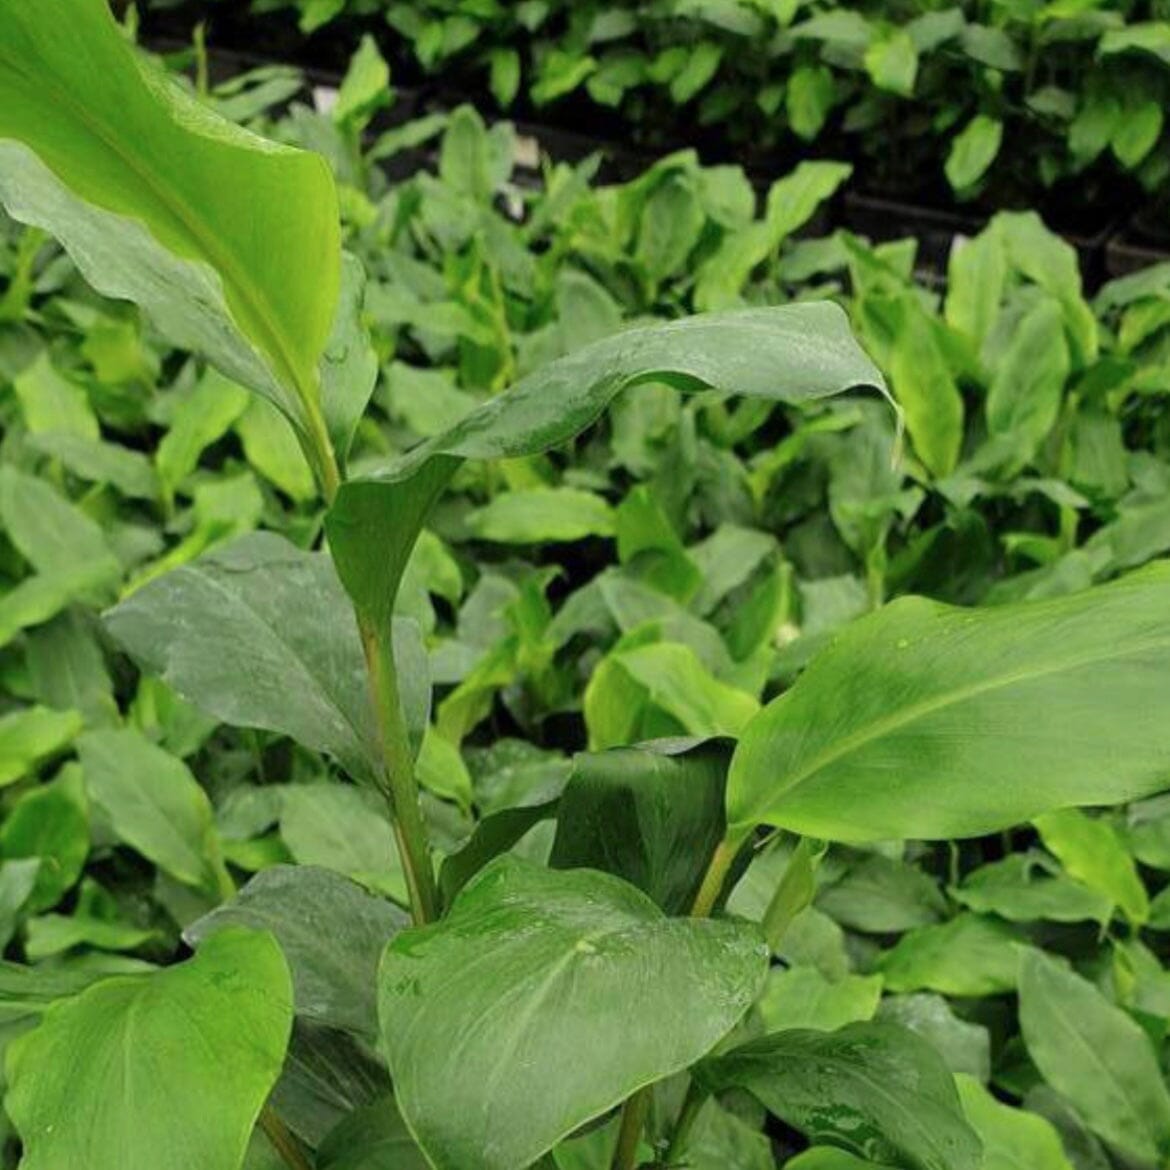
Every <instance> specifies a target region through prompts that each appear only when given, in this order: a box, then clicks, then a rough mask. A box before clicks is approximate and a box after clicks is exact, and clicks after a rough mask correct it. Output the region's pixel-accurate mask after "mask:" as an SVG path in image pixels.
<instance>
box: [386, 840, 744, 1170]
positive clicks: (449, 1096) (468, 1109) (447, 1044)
mask: <svg viewBox="0 0 1170 1170" xmlns="http://www.w3.org/2000/svg"><path fill="white" fill-rule="evenodd" d="M766 963H767V957H766V949H765V947H764V945H763V942H762V941H761V939H760V937H759V935H758V934H757V933H756V932H755V931H754V930H753V929H751V928H750V927H746V926H743V925H739V924H735V923H730V922H715V921H711V920H703V921H699V920H690V919H668V918H666V917H665V916H664V915H663V914H662V912H661V911H660V910H659V909H658V908H657V907H656V906H655V905H654V903H653V902H651V901H650V900H649V899H648V898H647V897H646V896H645V895H644V894H642V893H640V892H639V891H637V890H635V889H634V888H633V887H632V886H630V885H628V884H627V883H625V882H623V881H620V880H619V879H617V878H613V877H610V876H608V875H605V874H599V873H595V872H592V871H589V870H577V871H573V872H554V871H550V870H545V869H541V868H539V867H536V866H534V865H531V864H528V863H524V862H520V861H517V860H515V859H513V858H507V857H506V858H501V859H499V860H498V861H496V862H494V863H493V864H492V865H490V866H489V867H488V868H487V869H485V870H483V871H482V872H481V873H480V874H479V875H478V876H477V877H476V878H475V879H474V880H473V881H472V882H471V883H470V884H468V885H467V886H465V887H464V889H463V892H462V893H461V894H460V895H459V897H458V898H457V899H456V901H455V904H454V906H453V907H452V908H451V911H450V913H449V914H448V916H447V917H446V918H445V919H444V920H443V922H441V923H440V924H439V925H437V926H432V927H427V928H424V929H421V930H409V931H405V932H404V933H402V934H400V935H399V936H398V937H397V938H396V939H394V941H393V942H391V944H390V946H389V947H388V948H387V950H386V954H385V957H384V958H383V960H382V969H381V975H380V987H381V995H380V1000H379V1004H380V1017H381V1021H382V1039H383V1044H384V1047H385V1051H386V1053H387V1055H388V1057H389V1059H390V1066H391V1075H392V1076H393V1078H394V1084H395V1088H396V1091H397V1095H398V1104H399V1107H400V1108H401V1110H402V1113H403V1116H404V1117H405V1118H406V1120H407V1123H408V1124H409V1126H410V1128H411V1130H412V1132H413V1133H414V1135H415V1137H416V1139H417V1140H418V1142H419V1144H420V1145H421V1146H422V1147H423V1149H424V1150H425V1151H426V1154H427V1156H428V1157H429V1159H430V1160H431V1162H432V1164H433V1165H434V1166H435V1167H436V1168H437V1170H516V1168H517V1167H519V1166H528V1165H529V1164H530V1163H532V1162H533V1161H535V1160H536V1159H537V1158H539V1157H540V1155H541V1154H542V1153H544V1152H545V1151H547V1150H549V1149H551V1148H552V1146H554V1145H555V1144H556V1143H557V1142H558V1141H560V1140H561V1139H562V1138H563V1137H565V1136H566V1135H568V1134H569V1133H571V1132H572V1131H573V1130H574V1129H576V1128H577V1127H578V1126H580V1125H582V1124H583V1123H584V1122H586V1121H588V1120H590V1119H591V1118H593V1117H597V1116H599V1115H600V1114H602V1113H604V1112H606V1111H607V1110H608V1109H610V1108H612V1107H613V1106H614V1105H616V1104H618V1103H619V1102H620V1101H622V1100H624V1099H625V1098H626V1097H627V1096H629V1095H630V1094H631V1093H633V1092H635V1091H636V1090H637V1089H639V1088H641V1087H642V1086H644V1085H648V1084H651V1083H652V1082H654V1081H657V1080H660V1079H662V1078H663V1077H666V1076H669V1075H671V1074H672V1073H675V1072H679V1071H681V1070H682V1069H684V1068H686V1067H688V1066H689V1065H691V1064H692V1063H694V1062H695V1061H696V1060H698V1059H699V1058H700V1057H701V1056H703V1055H704V1054H705V1053H706V1052H707V1051H708V1050H709V1049H710V1048H711V1046H712V1045H713V1044H715V1042H716V1041H717V1040H719V1039H720V1037H722V1036H723V1035H725V1034H726V1033H727V1032H728V1031H729V1030H730V1029H731V1027H732V1026H733V1025H734V1024H735V1022H736V1021H737V1020H738V1019H739V1018H740V1016H742V1015H743V1013H744V1012H745V1011H746V1010H747V1008H748V1006H749V1004H750V1003H751V1001H752V1000H753V999H754V998H755V995H756V992H757V991H758V990H759V986H760V983H761V981H762V979H763V975H764V971H765V968H766Z"/></svg>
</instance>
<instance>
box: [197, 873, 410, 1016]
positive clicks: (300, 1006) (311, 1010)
mask: <svg viewBox="0 0 1170 1170" xmlns="http://www.w3.org/2000/svg"><path fill="white" fill-rule="evenodd" d="M408 921H409V919H408V918H407V916H406V915H405V914H404V913H403V912H402V911H401V910H399V909H398V908H397V907H396V906H393V905H391V904H390V903H389V902H386V901H384V900H383V899H381V898H375V897H373V896H372V895H371V894H367V893H366V892H365V891H364V890H363V889H362V888H361V887H360V886H358V885H355V884H354V883H353V882H351V881H349V880H348V879H347V878H344V877H341V876H340V875H339V874H336V873H332V872H330V871H329V870H327V869H318V868H316V867H314V866H310V865H296V866H292V865H275V866H273V867H272V868H270V869H266V870H264V871H263V872H262V873H259V874H257V875H256V876H255V877H254V878H253V879H252V880H251V881H250V882H249V883H248V884H247V885H246V886H245V887H244V888H243V889H242V890H241V891H240V892H239V893H238V894H237V895H236V896H235V897H234V898H233V899H232V900H231V901H230V902H228V903H226V904H225V905H223V906H220V907H218V908H217V909H215V910H213V911H212V912H211V913H210V914H208V915H206V916H205V917H203V918H200V919H199V921H198V922H195V923H193V924H192V925H191V926H189V927H188V928H187V929H186V930H185V931H184V932H183V937H184V938H185V939H186V940H187V941H188V942H189V943H190V944H191V945H192V946H194V947H198V946H202V945H203V942H204V940H205V939H207V938H210V937H211V936H212V935H214V934H217V933H218V932H220V931H222V930H225V929H227V928H230V927H247V928H249V929H251V930H257V931H267V932H269V933H270V934H271V935H273V937H274V938H275V939H276V941H277V942H278V943H279V944H280V949H281V950H282V951H283V952H284V957H285V959H286V961H287V962H288V965H289V968H290V969H291V971H292V981H293V1001H294V1006H295V1008H296V1013H297V1015H298V1016H304V1017H307V1018H308V1019H311V1020H314V1021H316V1022H317V1023H319V1024H327V1025H329V1026H330V1027H333V1028H341V1029H343V1030H345V1031H349V1032H354V1033H355V1034H357V1035H359V1036H370V1037H373V1036H375V1035H376V1034H377V1030H378V1009H377V999H376V993H377V985H376V975H377V971H378V960H379V959H380V958H381V956H382V951H383V949H384V948H385V946H386V943H387V942H388V941H389V940H390V939H391V938H392V937H393V936H394V935H395V934H397V933H398V931H400V930H401V929H402V928H403V927H404V926H405V925H406V924H407V922H408Z"/></svg>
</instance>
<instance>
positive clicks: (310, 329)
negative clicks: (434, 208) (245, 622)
mask: <svg viewBox="0 0 1170 1170" xmlns="http://www.w3.org/2000/svg"><path fill="white" fill-rule="evenodd" d="M0 45H2V46H3V53H2V55H0V156H2V158H3V165H0V201H2V202H3V203H4V204H5V205H6V206H7V208H8V210H9V213H10V214H11V215H12V216H13V217H14V218H16V219H18V220H22V221H23V222H26V223H32V224H35V225H37V226H38V227H41V228H44V229H45V230H47V231H49V232H51V233H52V234H54V235H56V236H57V237H58V238H59V239H60V240H61V241H62V243H64V245H65V247H66V248H67V249H68V251H69V252H70V254H71V255H72V256H73V259H74V260H75V261H76V262H77V264H78V267H79V268H80V269H81V270H82V272H83V273H84V274H85V276H86V277H87V279H89V280H90V281H91V283H93V284H94V286H95V287H96V288H98V289H99V290H100V291H101V292H103V293H105V294H106V295H107V296H112V297H122V298H128V299H130V300H133V301H136V302H138V303H139V304H141V305H143V306H144V307H145V308H146V309H147V310H148V311H149V312H151V313H152V314H153V315H154V317H155V318H156V320H157V321H158V323H159V324H160V326H161V327H162V329H163V332H164V333H166V334H167V335H168V336H169V337H170V338H172V339H173V340H174V341H176V342H178V343H180V344H182V345H184V346H186V347H189V348H192V349H195V350H198V351H201V352H204V353H206V354H207V355H208V356H209V357H211V358H212V360H213V361H215V362H216V363H217V364H218V365H220V366H221V367H222V368H224V370H225V372H227V373H228V374H229V375H231V376H232V377H234V378H236V379H237V380H238V381H240V382H243V383H244V384H246V385H249V386H252V387H253V388H254V389H256V390H258V391H260V392H261V393H264V394H265V395H267V396H268V397H270V398H271V399H272V400H273V401H274V402H276V403H277V405H279V406H280V407H281V408H282V409H283V410H284V411H285V413H286V414H287V415H288V416H289V418H290V419H291V420H292V422H293V423H294V425H296V426H297V427H298V429H299V430H300V431H301V433H302V434H303V435H306V436H307V435H311V434H313V433H314V432H315V430H316V429H317V422H316V421H315V417H316V419H317V420H319V409H320V408H319V403H318V396H319V391H318V375H317V363H318V360H319V359H320V357H321V353H322V350H323V348H324V346H325V342H326V339H327V337H328V336H329V332H330V329H331V326H332V324H333V316H334V309H335V306H336V303H337V290H338V283H339V257H340V244H339V239H340V234H339V226H338V215H337V200H336V194H335V192H334V188H333V181H332V178H331V177H330V174H329V169H328V166H327V164H326V163H325V161H324V160H323V159H322V158H320V157H319V156H317V155H314V154H310V153H305V152H301V151H296V150H291V149H288V148H286V147H281V146H277V145H274V144H272V143H267V142H264V141H262V140H260V139H258V138H255V137H254V136H252V135H251V134H248V133H247V132H245V131H243V130H240V129H238V128H237V127H236V126H234V125H232V124H231V123H229V122H226V121H224V120H222V119H220V118H219V117H218V116H216V115H215V114H213V113H211V112H210V111H209V110H208V108H207V107H206V106H204V105H203V104H202V103H200V102H198V101H197V100H195V99H194V98H193V97H191V96H189V95H188V94H187V93H186V92H184V91H182V90H180V89H179V88H178V87H177V86H174V85H172V84H171V83H169V82H168V81H166V80H164V78H163V77H162V76H161V75H159V74H158V73H157V72H156V71H155V68H154V67H153V66H151V65H148V64H146V63H144V62H143V61H141V60H140V59H139V58H138V57H136V56H135V53H134V51H133V50H132V48H131V47H130V45H129V44H128V43H127V41H126V39H125V38H124V37H123V36H122V33H121V31H120V30H119V28H118V27H117V25H116V24H115V22H114V19H113V17H112V15H111V14H110V11H109V8H108V7H107V5H106V4H105V2H104V0H44V2H43V3H38V4H35V5H28V4H18V3H5V4H4V5H3V7H0Z"/></svg>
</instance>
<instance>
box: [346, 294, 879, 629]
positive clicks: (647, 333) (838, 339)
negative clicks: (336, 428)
mask: <svg viewBox="0 0 1170 1170" xmlns="http://www.w3.org/2000/svg"><path fill="white" fill-rule="evenodd" d="M640 382H658V383H665V384H667V385H670V386H673V387H674V388H675V389H677V390H682V391H687V390H692V391H693V390H699V389H707V388H714V389H717V390H722V391H725V392H727V393H731V394H742V395H746V396H748V397H755V398H764V399H770V400H773V401H777V402H802V401H810V400H814V399H817V398H825V397H828V396H830V395H833V394H839V393H841V392H842V391H844V390H849V389H852V388H855V387H863V386H864V387H876V388H884V383H883V381H882V376H881V374H880V373H879V372H878V370H877V368H876V367H875V366H874V364H873V363H872V362H871V361H870V360H869V358H868V357H866V355H865V354H864V352H863V351H862V350H861V348H860V347H859V346H858V344H857V342H856V341H855V340H854V339H853V336H852V334H851V333H850V331H849V326H848V322H847V320H846V318H845V315H844V313H842V311H841V310H840V309H839V308H837V306H836V305H831V304H821V303H808V304H798V305H787V306H784V307H781V308H768V309H741V310H735V311H732V312H727V313H709V314H704V315H700V316H697V317H691V318H689V319H686V320H682V321H673V322H670V323H668V324H665V325H655V326H647V327H643V328H636V329H629V330H627V331H626V332H624V333H619V334H616V335H614V336H612V337H606V338H604V339H602V340H601V341H597V342H594V343H593V344H591V345H586V346H584V347H583V348H582V349H579V350H577V351H576V352H574V353H571V354H569V355H568V356H567V357H564V358H561V359H560V360H559V361H556V362H553V363H551V364H550V365H548V366H545V367H544V368H542V369H540V370H537V371H536V372H535V373H533V374H530V375H529V376H528V377H526V378H523V379H522V380H521V381H519V382H518V383H517V384H516V385H515V386H513V387H512V388H511V389H510V390H509V391H507V392H506V393H504V394H501V395H499V396H497V397H495V398H492V399H489V400H488V401H487V402H485V403H484V404H483V405H481V406H479V407H477V408H476V409H475V410H472V411H470V412H469V413H468V414H466V415H465V416H464V417H463V418H462V419H460V420H459V422H457V423H456V424H455V425H454V426H453V427H452V428H451V429H450V430H448V431H446V432H445V433H444V434H441V435H437V436H436V437H434V438H432V439H428V440H427V441H426V442H425V443H422V444H420V445H419V446H418V447H416V448H415V449H414V450H413V451H411V452H410V453H409V454H407V455H405V456H403V457H402V458H401V459H399V460H397V461H396V462H394V463H392V464H391V465H390V466H389V467H387V468H385V469H384V470H382V471H381V472H378V473H375V474H373V475H370V476H367V477H364V478H362V479H359V480H354V481H351V482H349V483H347V484H345V485H344V486H343V487H342V489H341V491H340V492H339V493H338V496H337V499H336V501H335V503H334V505H333V508H332V510H331V511H330V513H329V516H328V519H327V521H326V527H327V531H328V533H329V542H330V547H331V548H332V551H333V556H334V559H335V560H336V562H337V569H338V573H339V574H340V576H341V579H342V581H343V582H344V584H345V587H346V589H347V590H348V591H349V594H350V596H351V597H352V598H353V599H354V603H355V604H356V606H357V609H358V612H359V613H360V614H361V615H362V618H363V620H364V621H366V622H367V623H369V625H370V626H371V627H372V628H373V629H375V630H380V631H381V630H385V629H387V628H388V624H389V621H390V615H391V613H392V612H393V606H394V597H395V594H396V593H397V591H398V584H399V581H400V580H401V577H402V573H403V572H404V570H405V568H406V562H407V560H408V559H409V556H410V550H411V548H412V547H413V545H414V542H415V540H416V538H417V536H418V533H419V530H420V528H421V527H422V524H423V521H424V520H425V518H426V515H427V513H428V511H429V510H430V508H431V505H432V504H433V503H434V501H435V500H436V499H437V498H438V496H439V494H440V493H441V492H442V491H443V489H444V488H445V487H446V485H447V483H448V482H449V480H450V479H451V476H452V475H454V473H455V471H456V470H457V469H458V467H459V466H460V464H461V463H462V462H463V461H464V460H466V459H501V458H515V457H518V456H522V455H532V454H536V453H537V452H540V451H545V450H547V449H548V448H550V447H555V446H556V445H557V444H559V443H564V442H567V441H568V440H569V439H571V438H573V436H574V435H576V434H577V433H578V432H579V431H582V430H584V429H585V428H586V427H587V426H589V425H590V424H591V423H593V422H595V421H596V420H597V419H598V418H599V417H600V415H601V414H602V412H603V411H604V410H605V408H606V407H607V406H608V405H609V404H610V403H611V402H612V401H613V399H614V398H615V397H616V396H617V395H618V394H619V393H620V392H621V391H622V390H625V389H627V388H628V387H630V386H633V385H636V384H638V383H640Z"/></svg>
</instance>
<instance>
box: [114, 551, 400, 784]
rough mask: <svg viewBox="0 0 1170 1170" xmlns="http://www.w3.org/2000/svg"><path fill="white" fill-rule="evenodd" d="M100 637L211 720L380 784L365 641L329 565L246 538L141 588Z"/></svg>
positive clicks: (316, 556)
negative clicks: (291, 742)
mask: <svg viewBox="0 0 1170 1170" xmlns="http://www.w3.org/2000/svg"><path fill="white" fill-rule="evenodd" d="M290 614H295V615H296V616H297V620H296V621H289V615H290ZM106 627H107V629H108V630H109V631H110V633H111V634H112V635H113V636H114V638H116V639H117V640H118V641H119V642H120V643H121V644H122V645H123V646H124V647H125V648H126V650H127V652H128V653H129V654H130V655H131V656H132V657H133V658H134V659H135V660H136V661H137V662H138V663H139V664H140V665H141V667H142V669H143V670H145V671H147V672H148V673H150V674H155V675H158V676H159V677H160V678H161V679H162V680H163V681H164V682H166V683H167V684H168V685H169V686H170V687H172V688H173V689H174V690H175V691H176V692H177V693H178V694H179V695H181V696H182V697H183V698H184V699H187V700H188V701H189V702H191V703H194V704H195V705H196V706H197V707H199V708H200V709H201V710H203V711H206V712H208V713H209V714H211V715H214V716H215V717H216V718H217V719H221V720H223V721H224V722H225V723H231V724H235V725H236V726H241V727H260V728H264V729H266V730H268V731H277V732H280V733H282V734H284V735H289V736H292V738H294V739H296V740H297V741H298V742H299V743H302V744H304V745H305V746H306V747H310V748H314V749H316V750H318V751H324V752H328V753H329V754H330V755H332V756H333V757H334V758H335V759H336V760H338V762H339V763H340V764H341V765H342V767H343V768H345V770H346V771H347V772H349V774H350V775H351V776H353V777H355V778H356V779H360V780H365V781H369V782H373V780H374V779H375V777H376V776H377V774H378V770H379V768H380V767H381V764H380V754H379V751H378V748H377V746H376V738H375V733H374V727H373V718H372V712H371V708H370V700H369V695H368V692H367V690H366V681H365V660H364V657H363V655H362V648H361V642H360V639H359V637H358V631H357V626H356V624H355V622H354V620H353V614H352V611H351V610H350V606H349V602H348V600H347V598H346V596H345V593H344V592H343V590H342V589H341V586H340V583H339V582H338V580H337V575H336V573H335V572H334V570H333V567H332V565H331V564H330V562H329V558H328V557H326V556H324V555H322V554H313V553H304V552H301V551H300V550H299V549H297V548H295V547H294V546H293V545H291V544H289V543H288V541H286V540H285V539H284V538H283V537H279V536H276V535H275V534H273V533H259V532H258V533H254V534H253V535H250V536H246V537H243V538H241V539H240V540H237V541H234V542H233V543H232V544H230V545H227V546H226V547H223V548H219V549H216V550H215V551H214V552H211V553H208V554H206V555H204V556H202V557H200V558H199V559H198V560H196V561H193V562H192V563H191V564H189V565H184V566H183V567H182V568H179V569H175V570H173V571H172V572H170V573H167V574H166V575H165V576H162V577H159V578H158V579H157V580H155V581H152V582H151V583H150V584H149V585H146V586H144V587H143V588H141V589H139V590H138V592H137V593H134V594H132V595H131V596H130V597H128V598H127V599H126V600H125V601H123V602H122V603H121V604H120V605H118V606H116V607H115V608H114V609H112V610H110V611H109V613H107V615H106Z"/></svg>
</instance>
